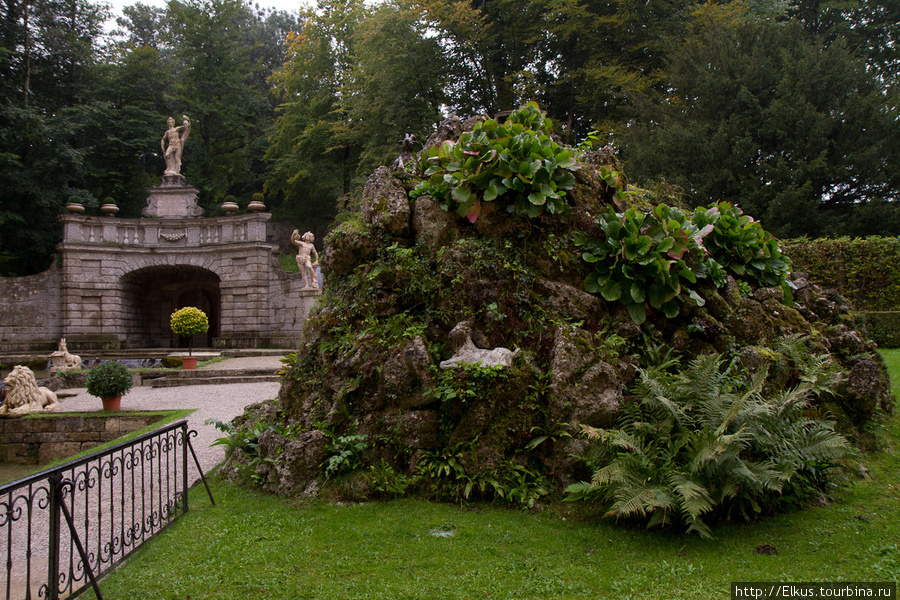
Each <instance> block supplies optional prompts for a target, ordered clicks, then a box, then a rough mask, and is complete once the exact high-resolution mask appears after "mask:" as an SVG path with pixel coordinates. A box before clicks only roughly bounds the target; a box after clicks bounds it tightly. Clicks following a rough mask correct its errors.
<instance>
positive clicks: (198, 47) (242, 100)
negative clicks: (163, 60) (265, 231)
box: [160, 0, 272, 208]
mask: <svg viewBox="0 0 900 600" xmlns="http://www.w3.org/2000/svg"><path fill="white" fill-rule="evenodd" d="M168 13H169V22H170V23H177V24H178V26H177V27H172V28H170V29H169V30H168V31H167V32H165V34H164V38H165V40H166V42H167V43H168V44H169V45H170V46H171V47H172V52H173V56H174V65H173V67H172V69H173V71H174V72H173V76H174V78H175V85H174V88H173V89H172V90H171V92H170V93H171V94H173V96H174V98H173V100H174V99H177V100H176V101H172V102H170V106H171V109H172V110H173V112H175V113H179V114H176V115H175V116H176V117H179V116H180V113H184V114H187V115H188V116H189V117H190V118H191V120H192V124H193V127H192V132H191V138H190V141H189V142H188V144H189V148H190V150H189V151H187V152H186V153H185V158H184V163H183V165H184V173H185V175H186V176H187V177H188V178H189V179H190V180H191V182H192V184H193V185H195V186H196V187H197V188H199V189H200V190H201V194H200V203H201V205H203V206H205V207H207V208H214V207H215V203H216V202H217V201H220V200H222V199H223V198H224V197H225V196H226V195H229V194H233V195H237V196H244V197H249V195H250V194H252V193H253V192H254V191H256V189H257V186H258V184H259V181H258V174H257V173H254V171H253V168H252V159H251V156H250V155H249V152H248V149H249V148H250V147H251V146H252V145H253V142H254V139H255V138H256V137H258V136H259V135H261V130H260V128H259V125H260V124H261V123H265V122H266V121H268V120H270V119H271V116H272V112H271V105H270V104H269V102H268V100H267V98H266V93H267V90H265V89H261V88H260V87H259V79H258V78H257V77H256V76H257V74H258V72H259V70H260V69H261V66H260V65H259V64H258V63H255V62H253V60H252V59H251V53H250V52H248V48H247V46H246V44H245V43H244V42H245V41H246V40H245V39H243V34H242V31H246V22H247V19H248V14H247V8H246V7H245V6H244V5H243V4H242V3H241V2H240V0H189V1H188V2H179V1H178V0H170V2H169V4H168ZM254 82H255V83H257V85H256V86H254V85H253V84H254ZM164 119H165V116H161V117H160V127H162V126H163V123H164ZM179 120H180V119H179Z"/></svg>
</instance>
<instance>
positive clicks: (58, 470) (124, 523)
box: [0, 420, 212, 600]
mask: <svg viewBox="0 0 900 600" xmlns="http://www.w3.org/2000/svg"><path fill="white" fill-rule="evenodd" d="M194 435H196V432H195V431H188V429H187V421H185V420H182V421H178V422H176V423H172V424H170V425H168V426H166V427H163V428H160V429H157V430H154V431H151V432H149V433H146V434H144V435H141V436H139V437H136V438H134V439H132V440H128V441H127V442H122V443H120V444H116V445H114V446H111V447H109V448H106V449H105V450H102V451H99V452H95V453H93V454H90V455H87V456H85V457H83V458H80V459H77V460H73V461H70V462H67V463H65V464H63V465H60V466H58V467H54V468H52V469H47V470H45V471H42V472H40V473H36V474H34V475H31V476H29V477H24V478H22V479H19V480H17V481H14V482H12V483H9V484H6V485H3V486H0V556H2V558H3V560H4V563H3V564H2V566H0V572H2V575H0V583H2V584H3V587H2V588H0V598H5V599H6V600H23V599H24V600H32V599H33V598H41V599H47V600H57V599H58V598H66V597H73V596H77V595H79V594H80V593H81V592H83V591H84V590H85V589H87V588H88V587H93V588H94V590H95V593H96V595H97V597H98V598H102V596H101V594H100V590H99V587H98V586H97V580H98V579H99V578H100V577H101V576H102V575H103V574H104V573H105V572H107V571H109V570H110V569H112V568H114V567H115V566H116V565H117V564H118V563H119V562H121V561H122V560H123V559H124V558H126V557H127V556H128V555H130V554H131V553H132V552H133V551H134V550H135V549H137V548H138V547H139V546H140V545H141V544H142V543H143V542H145V541H147V540H149V539H151V538H152V537H154V536H155V535H157V534H158V533H159V532H161V531H162V530H163V529H165V528H166V527H167V526H168V525H169V524H171V523H172V522H173V521H174V520H175V519H176V518H177V517H178V516H180V515H181V514H183V513H184V512H186V511H187V509H188V496H187V491H188V451H190V454H191V457H192V458H193V462H194V466H195V468H196V471H197V473H198V474H199V477H200V478H201V480H202V481H203V484H204V485H206V479H205V477H204V475H203V471H202V470H201V469H200V464H199V462H198V461H197V456H196V454H195V453H194V449H193V448H192V447H191V442H190V438H191V437H192V436H194ZM206 490H207V493H208V494H209V497H210V500H211V501H212V494H211V493H210V491H209V486H206Z"/></svg>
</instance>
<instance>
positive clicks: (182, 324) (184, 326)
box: [169, 306, 209, 356]
mask: <svg viewBox="0 0 900 600" xmlns="http://www.w3.org/2000/svg"><path fill="white" fill-rule="evenodd" d="M169 324H170V325H171V327H172V331H173V332H174V333H175V334H176V335H181V336H185V337H187V338H188V339H190V340H191V344H190V345H189V347H188V356H190V355H191V354H192V353H193V339H192V338H193V336H194V335H196V334H198V333H206V332H207V331H209V319H208V318H207V317H206V313H205V312H203V311H202V310H200V309H199V308H196V307H194V306H185V307H184V308H179V309H178V310H176V311H175V312H173V313H172V316H171V317H170V318H169Z"/></svg>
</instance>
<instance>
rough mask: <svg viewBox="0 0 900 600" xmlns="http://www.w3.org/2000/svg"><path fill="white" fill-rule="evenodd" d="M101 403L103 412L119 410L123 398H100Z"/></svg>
mask: <svg viewBox="0 0 900 600" xmlns="http://www.w3.org/2000/svg"><path fill="white" fill-rule="evenodd" d="M100 402H102V403H103V410H119V407H120V406H121V405H122V396H116V397H115V398H100Z"/></svg>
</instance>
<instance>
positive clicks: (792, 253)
mask: <svg viewBox="0 0 900 600" xmlns="http://www.w3.org/2000/svg"><path fill="white" fill-rule="evenodd" d="M778 245H779V246H780V247H781V250H782V252H784V253H785V254H787V255H788V256H789V257H790V258H791V260H792V261H793V262H794V271H802V272H805V273H809V276H810V278H811V279H812V281H813V283H815V284H816V285H818V286H821V287H825V288H834V289H836V290H837V291H838V292H840V294H841V295H842V296H844V297H845V298H847V299H848V300H849V301H850V303H851V304H852V305H853V307H854V308H855V309H856V310H857V311H858V313H857V314H858V315H859V317H860V319H861V320H862V321H863V323H865V326H866V330H867V331H868V333H869V336H870V337H871V338H872V339H873V340H875V342H876V343H877V344H878V345H879V346H882V347H884V348H900V312H898V309H900V238H895V237H868V238H852V239H851V238H846V237H844V238H834V239H825V238H822V239H816V240H809V239H803V238H801V239H793V240H781V241H779V243H778Z"/></svg>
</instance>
